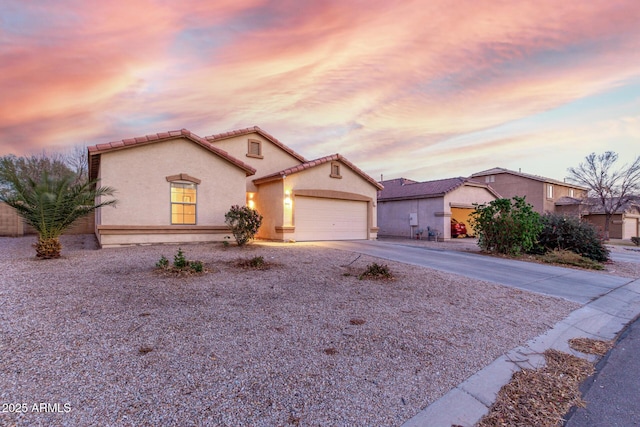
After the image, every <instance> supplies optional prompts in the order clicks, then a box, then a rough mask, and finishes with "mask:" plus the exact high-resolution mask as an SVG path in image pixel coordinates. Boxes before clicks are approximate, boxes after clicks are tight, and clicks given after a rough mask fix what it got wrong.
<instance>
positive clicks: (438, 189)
mask: <svg viewBox="0 0 640 427" xmlns="http://www.w3.org/2000/svg"><path fill="white" fill-rule="evenodd" d="M400 180H402V181H404V183H403V182H402V181H400ZM387 183H390V185H388V184H387ZM382 185H384V190H382V191H381V192H380V195H379V196H378V200H402V199H423V198H424V199H426V198H432V197H442V196H444V195H445V194H447V193H450V192H451V191H453V190H455V189H456V188H459V187H461V186H463V185H469V186H474V187H481V188H484V189H486V190H487V191H489V192H490V193H491V194H493V195H494V196H496V197H500V196H499V195H498V194H497V193H496V192H495V191H494V190H493V189H492V188H491V187H490V186H488V185H486V184H484V183H482V182H478V181H475V180H472V179H469V178H463V177H455V178H446V179H438V180H434V181H424V182H416V181H411V180H405V179H404V178H400V179H395V180H390V181H382Z"/></svg>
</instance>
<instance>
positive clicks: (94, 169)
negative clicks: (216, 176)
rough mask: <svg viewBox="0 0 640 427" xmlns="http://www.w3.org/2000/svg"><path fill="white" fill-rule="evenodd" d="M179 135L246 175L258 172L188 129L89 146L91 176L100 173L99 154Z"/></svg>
mask: <svg viewBox="0 0 640 427" xmlns="http://www.w3.org/2000/svg"><path fill="white" fill-rule="evenodd" d="M178 137H182V138H185V139H188V140H190V141H192V142H194V143H196V144H198V145H199V146H201V147H203V148H204V149H206V150H207V151H210V152H211V153H213V154H215V155H217V156H219V157H221V158H223V159H225V160H226V161H228V162H230V163H232V164H234V165H236V166H237V167H239V168H240V169H242V170H244V171H245V173H246V175H247V176H249V175H253V174H255V173H256V170H255V168H253V167H252V166H249V165H248V164H246V163H244V162H243V161H241V160H239V159H237V158H235V157H233V156H231V155H230V154H229V153H227V152H226V151H224V150H221V149H219V148H218V147H214V146H212V145H211V144H210V143H209V142H207V141H206V140H205V139H204V138H201V137H199V136H198V135H196V134H194V133H191V132H190V131H188V130H187V129H182V130H176V131H170V132H161V133H157V134H152V135H147V136H141V137H137V138H128V139H123V140H120V141H114V142H109V143H106V144H97V145H94V146H91V147H88V151H89V157H90V159H89V176H90V177H91V178H92V179H95V178H96V177H97V175H98V168H99V166H100V157H99V155H100V154H102V153H107V152H109V151H115V150H124V149H128V148H131V147H134V146H140V145H146V144H153V143H156V142H160V141H166V140H171V139H175V138H178Z"/></svg>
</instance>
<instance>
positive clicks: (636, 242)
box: [631, 236, 640, 246]
mask: <svg viewBox="0 0 640 427" xmlns="http://www.w3.org/2000/svg"><path fill="white" fill-rule="evenodd" d="M631 242H632V243H633V244H634V245H636V246H640V237H637V236H636V237H632V238H631Z"/></svg>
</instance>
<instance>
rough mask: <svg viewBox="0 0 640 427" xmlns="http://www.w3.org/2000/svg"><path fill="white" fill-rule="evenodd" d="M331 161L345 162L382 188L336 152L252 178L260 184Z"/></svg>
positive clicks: (378, 187)
mask: <svg viewBox="0 0 640 427" xmlns="http://www.w3.org/2000/svg"><path fill="white" fill-rule="evenodd" d="M332 161H339V162H341V163H343V164H345V165H346V166H348V167H349V168H350V169H351V170H353V171H354V172H355V173H357V174H358V175H360V176H361V177H362V178H364V179H365V180H367V181H369V183H371V185H373V186H374V187H376V188H377V189H378V190H382V188H383V186H382V185H381V184H380V183H378V182H377V181H376V180H375V179H373V178H371V177H370V176H369V175H367V174H366V173H365V172H363V171H362V170H361V169H360V168H358V167H357V166H356V165H354V164H353V163H351V162H350V161H349V160H347V159H346V158H345V157H344V156H342V155H340V154H337V153H336V154H331V155H329V156H325V157H320V158H319V159H315V160H310V161H306V162H304V163H301V164H299V165H296V166H293V167H290V168H287V169H284V170H281V171H279V172H276V173H272V174H270V175H266V176H263V177H261V178H256V179H254V180H253V183H254V184H256V185H260V184H264V183H265V182H270V181H275V180H278V179H282V178H284V177H286V176H287V175H292V174H294V173H297V172H301V171H303V170H307V169H311V168H313V167H316V166H319V165H321V164H324V163H327V162H332Z"/></svg>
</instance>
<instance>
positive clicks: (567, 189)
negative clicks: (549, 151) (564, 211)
mask: <svg viewBox="0 0 640 427" xmlns="http://www.w3.org/2000/svg"><path fill="white" fill-rule="evenodd" d="M471 178H473V179H476V180H478V181H482V182H484V183H485V184H487V185H490V186H491V188H493V189H494V190H495V191H496V192H498V193H499V194H500V195H501V196H502V197H505V198H509V199H510V198H512V197H514V196H520V197H525V199H526V201H527V203H530V204H531V205H533V208H534V210H535V211H536V212H538V213H540V214H544V213H546V212H556V211H557V208H556V204H557V203H558V201H560V200H561V199H563V198H564V197H571V198H575V199H583V198H585V197H586V196H587V191H588V189H587V188H584V187H580V186H579V185H574V184H570V183H566V182H562V181H557V180H555V179H551V178H546V177H543V176H538V175H531V174H528V173H522V172H520V171H518V172H516V171H512V170H508V169H505V168H500V167H496V168H493V169H489V170H486V171H482V172H476V173H474V174H473V175H471Z"/></svg>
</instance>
